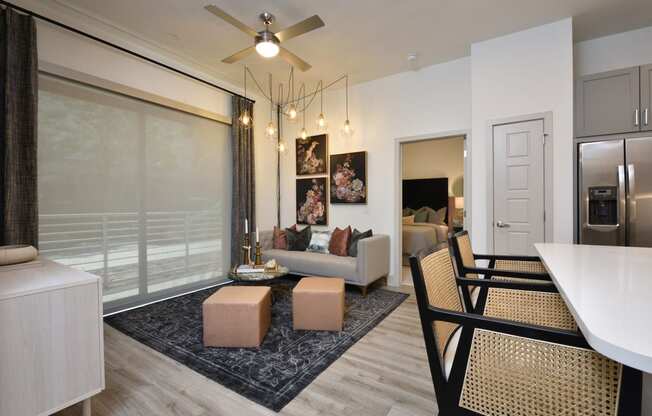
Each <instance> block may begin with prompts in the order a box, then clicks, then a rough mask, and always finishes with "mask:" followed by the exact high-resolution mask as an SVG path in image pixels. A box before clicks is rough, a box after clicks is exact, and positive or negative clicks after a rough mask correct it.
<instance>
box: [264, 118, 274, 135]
mask: <svg viewBox="0 0 652 416" xmlns="http://www.w3.org/2000/svg"><path fill="white" fill-rule="evenodd" d="M265 134H267V137H269V138H270V139H273V138H274V137H276V126H274V123H272V122H271V121H270V122H269V123H268V124H267V127H266V128H265Z"/></svg>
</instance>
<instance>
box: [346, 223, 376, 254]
mask: <svg viewBox="0 0 652 416" xmlns="http://www.w3.org/2000/svg"><path fill="white" fill-rule="evenodd" d="M372 235H373V232H372V231H371V230H367V231H365V232H360V231H358V229H357V228H356V229H354V230H353V233H352V234H351V243H350V244H349V256H351V257H358V241H360V240H362V239H365V238H369V237H371V236H372Z"/></svg>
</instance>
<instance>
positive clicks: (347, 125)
mask: <svg viewBox="0 0 652 416" xmlns="http://www.w3.org/2000/svg"><path fill="white" fill-rule="evenodd" d="M342 134H343V135H344V136H345V137H351V136H353V127H351V122H350V121H349V120H348V119H347V120H346V121H345V122H344V126H342Z"/></svg>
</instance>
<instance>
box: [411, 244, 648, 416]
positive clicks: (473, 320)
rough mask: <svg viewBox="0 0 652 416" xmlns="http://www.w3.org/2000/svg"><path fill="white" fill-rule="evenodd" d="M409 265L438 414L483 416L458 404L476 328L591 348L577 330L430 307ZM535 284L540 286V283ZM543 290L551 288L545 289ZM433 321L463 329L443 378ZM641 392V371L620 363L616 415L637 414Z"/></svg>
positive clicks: (416, 268)
mask: <svg viewBox="0 0 652 416" xmlns="http://www.w3.org/2000/svg"><path fill="white" fill-rule="evenodd" d="M422 255H423V254H421V256H422ZM410 267H411V271H412V279H413V282H414V289H415V294H416V298H417V305H418V308H419V316H420V318H421V326H422V330H423V336H424V340H425V345H426V352H427V356H428V362H429V367H430V373H431V376H432V380H433V385H434V389H435V395H436V397H437V405H438V408H439V415H440V416H482V415H480V414H479V413H476V412H473V411H470V410H468V409H465V408H462V407H460V406H459V404H458V403H459V398H460V397H461V394H462V387H463V384H464V377H465V373H466V366H467V363H468V358H469V354H470V350H471V344H472V339H473V333H474V330H475V329H476V328H478V329H486V330H489V331H494V332H500V333H504V334H508V335H515V336H520V337H526V338H531V339H535V340H541V341H547V342H552V343H556V344H562V345H567V346H572V347H579V348H586V349H591V347H590V346H589V344H588V343H587V341H586V339H585V338H584V337H583V336H582V335H581V334H580V333H578V332H573V331H567V330H561V329H554V328H549V327H543V326H538V325H530V324H524V323H520V322H514V321H508V320H504V319H498V318H491V317H486V316H483V315H479V314H476V313H469V312H456V311H451V310H446V309H441V308H436V307H433V306H431V305H430V303H429V301H428V294H427V290H426V284H425V280H424V277H423V270H422V268H421V263H420V260H419V258H418V257H415V256H412V257H410ZM469 281H470V282H469ZM457 282H458V284H460V285H461V286H462V287H463V288H464V289H465V286H466V285H469V284H471V283H472V284H473V285H474V286H477V285H480V286H484V289H485V290H486V288H488V287H508V288H514V289H520V288H522V287H523V288H524V289H525V290H532V286H533V285H527V284H523V283H512V282H504V281H491V280H488V279H465V278H461V279H460V278H458V280H457ZM479 282H481V283H479ZM536 286H537V287H539V286H541V285H536ZM539 290H541V288H539ZM545 291H553V290H550V289H545ZM462 292H463V293H464V292H467V293H468V291H467V290H463V291H462ZM479 303H480V302H479ZM435 321H445V322H451V323H456V324H459V325H460V326H461V331H462V332H461V334H460V340H459V343H458V347H457V350H456V354H455V357H454V359H453V364H452V368H451V372H450V375H449V377H448V379H446V376H445V373H444V369H443V366H442V362H441V361H440V358H439V357H440V356H442V357H443V351H439V348H438V346H437V342H436V340H435V333H434V329H433V323H434V322H435ZM458 330H460V329H458ZM440 353H441V354H440ZM641 395H642V375H641V372H640V371H639V370H636V369H633V368H630V367H627V366H624V365H623V375H622V382H621V390H620V398H619V402H618V415H619V416H640V413H641V397H642V396H641Z"/></svg>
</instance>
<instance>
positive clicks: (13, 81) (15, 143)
mask: <svg viewBox="0 0 652 416" xmlns="http://www.w3.org/2000/svg"><path fill="white" fill-rule="evenodd" d="M0 16H1V18H0V98H1V99H0V107H2V108H1V111H0V132H1V133H0V134H1V136H0V186H2V189H0V245H7V244H31V245H33V246H35V247H38V195H37V189H36V144H37V142H36V115H37V114H36V108H37V98H38V96H37V94H38V77H37V70H38V58H37V54H36V24H35V23H34V18H32V17H31V16H26V15H22V14H19V13H17V12H14V11H13V10H12V9H10V8H8V9H5V10H0Z"/></svg>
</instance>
